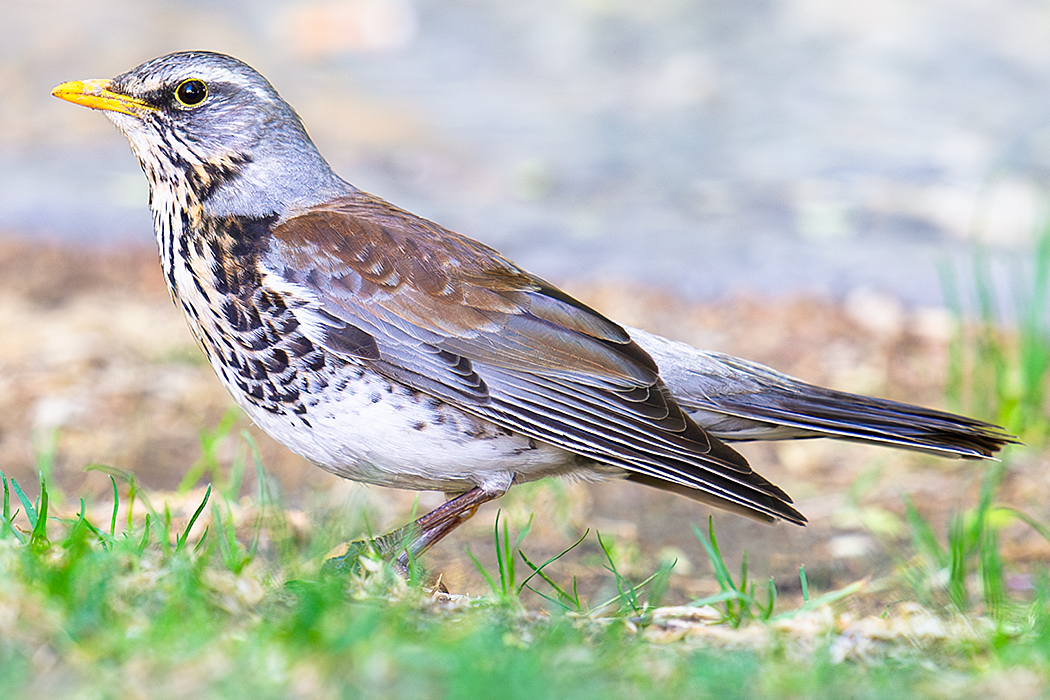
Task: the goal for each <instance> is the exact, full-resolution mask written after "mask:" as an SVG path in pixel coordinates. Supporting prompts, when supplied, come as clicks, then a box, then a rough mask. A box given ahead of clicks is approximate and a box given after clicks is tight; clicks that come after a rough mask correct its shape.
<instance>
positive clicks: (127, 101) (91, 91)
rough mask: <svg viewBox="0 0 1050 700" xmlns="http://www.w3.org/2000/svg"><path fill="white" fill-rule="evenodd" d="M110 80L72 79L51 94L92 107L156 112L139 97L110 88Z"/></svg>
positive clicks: (133, 111)
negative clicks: (122, 93)
mask: <svg viewBox="0 0 1050 700" xmlns="http://www.w3.org/2000/svg"><path fill="white" fill-rule="evenodd" d="M109 83H110V81H108V80H71V81H69V82H68V83H62V84H61V85H59V86H58V87H56V88H55V89H54V90H52V91H51V94H52V95H54V96H55V97H57V98H58V99H60V100H66V101H67V102H72V103H73V104H78V105H83V106H84V107H90V108H91V109H105V110H109V111H110V112H123V113H124V114H130V115H131V116H133V117H135V116H139V115H140V114H141V113H142V112H143V111H144V110H145V111H149V112H155V111H156V108H155V107H153V106H151V105H150V104H148V103H147V102H143V101H142V100H140V99H138V98H137V97H129V96H128V95H121V94H120V93H119V92H113V91H111V90H110V89H109Z"/></svg>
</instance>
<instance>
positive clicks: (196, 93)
mask: <svg viewBox="0 0 1050 700" xmlns="http://www.w3.org/2000/svg"><path fill="white" fill-rule="evenodd" d="M207 97H208V86H207V85H205V84H204V81H203V80H197V79H196V78H190V79H189V80H183V81H182V82H181V83H179V86H178V87H177V88H175V99H176V100H178V102H179V104H180V105H182V106H183V107H196V106H197V105H199V104H200V103H201V102H204V100H205V99H207Z"/></svg>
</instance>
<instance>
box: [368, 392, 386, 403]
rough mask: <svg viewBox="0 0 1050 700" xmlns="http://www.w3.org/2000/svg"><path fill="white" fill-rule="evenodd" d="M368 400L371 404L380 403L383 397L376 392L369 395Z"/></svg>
mask: <svg viewBox="0 0 1050 700" xmlns="http://www.w3.org/2000/svg"><path fill="white" fill-rule="evenodd" d="M368 400H369V401H371V402H372V403H379V402H380V401H382V400H383V397H382V396H380V394H379V392H378V391H373V392H372V393H371V395H369V397H368Z"/></svg>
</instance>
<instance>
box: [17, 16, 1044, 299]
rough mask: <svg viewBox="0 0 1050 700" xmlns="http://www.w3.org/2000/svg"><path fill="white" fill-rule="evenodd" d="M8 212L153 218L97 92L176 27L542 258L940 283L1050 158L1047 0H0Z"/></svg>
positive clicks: (335, 133) (455, 221) (322, 141)
mask: <svg viewBox="0 0 1050 700" xmlns="http://www.w3.org/2000/svg"><path fill="white" fill-rule="evenodd" d="M0 40H2V41H0V231H2V232H4V233H5V234H18V235H22V236H33V237H45V236H46V237H50V238H60V239H64V240H70V241H76V242H80V243H91V244H94V245H125V244H127V243H129V242H133V241H134V242H142V241H144V239H146V238H149V231H150V222H149V216H148V212H147V211H146V208H145V206H144V203H145V201H146V185H145V181H144V179H143V178H142V177H141V175H140V173H139V172H138V168H137V167H136V165H135V163H134V160H133V158H132V156H131V155H130V152H129V150H128V147H127V145H126V144H125V143H124V141H123V139H122V138H120V137H119V135H118V134H117V132H116V130H115V129H114V128H113V127H112V126H111V125H110V124H109V123H108V122H107V121H106V120H105V119H102V118H100V115H97V114H90V113H88V112H87V111H85V110H77V109H71V108H70V107H69V106H68V105H64V104H61V103H59V102H58V101H56V100H54V99H53V98H51V97H50V96H49V94H48V93H49V91H50V88H51V87H52V86H54V85H56V84H57V83H59V82H62V81H65V80H69V79H74V78H84V77H111V76H114V75H116V74H117V73H120V72H122V71H124V70H127V69H130V68H132V67H133V66H136V65H138V64H139V63H141V62H143V61H145V60H147V59H149V58H152V57H154V56H157V55H160V54H163V53H167V52H170V51H175V50H185V49H191V48H192V49H210V50H214V51H220V52H225V53H230V54H233V55H235V56H237V57H239V58H241V59H243V60H245V61H247V62H248V63H249V64H251V65H253V66H254V67H256V68H257V69H258V70H260V71H261V72H262V73H263V74H264V75H266V76H267V77H268V78H269V79H270V80H271V82H272V83H273V84H274V85H275V86H276V87H277V89H278V90H279V91H280V92H281V93H282V95H283V96H284V97H285V98H286V99H287V100H288V101H289V102H291V103H292V105H293V106H295V107H296V108H297V109H298V111H299V112H300V113H301V115H302V116H303V118H304V119H305V122H306V124H307V127H308V128H309V130H310V132H311V134H312V135H313V137H314V138H315V140H316V141H317V142H318V144H319V146H320V147H321V151H322V152H323V153H324V154H326V156H327V157H328V158H329V159H330V160H331V162H332V164H333V166H334V167H335V168H336V170H337V171H338V172H340V173H341V174H342V175H343V176H344V177H345V178H347V179H348V180H350V181H351V182H353V183H355V184H356V185H358V186H360V187H362V188H363V189H366V190H369V191H372V192H375V193H377V194H379V195H381V196H384V197H386V198H388V199H390V200H393V201H394V202H396V203H398V204H400V205H401V206H405V207H408V208H409V209H412V210H414V211H416V212H419V213H421V214H424V215H427V216H429V217H431V218H434V219H436V220H438V221H439V222H441V223H443V224H445V225H446V226H449V227H451V228H454V229H456V230H459V231H461V232H464V233H466V234H468V235H471V236H473V237H475V238H480V239H482V240H484V241H486V242H488V243H490V244H493V245H495V246H497V247H498V248H500V249H501V250H502V251H504V252H505V253H507V254H508V255H510V256H511V257H513V258H514V259H516V260H518V261H519V262H521V263H522V264H524V265H525V266H526V267H528V268H530V269H532V270H533V271H535V272H537V273H538V274H541V275H543V276H546V277H549V278H560V277H567V276H573V277H579V276H586V277H590V278H593V279H609V278H610V277H615V278H618V279H631V280H638V281H642V282H646V283H656V284H659V285H664V286H666V287H668V288H672V289H674V290H675V291H678V292H681V293H686V294H689V295H691V296H693V297H696V298H704V299H710V298H715V297H720V296H724V295H726V294H727V293H732V292H735V291H740V290H744V291H758V292H765V293H768V292H776V293H780V292H798V291H804V292H811V293H819V294H830V295H838V296H842V295H844V294H847V293H849V292H850V291H851V290H854V289H856V288H858V287H872V288H875V289H878V290H882V291H886V292H891V293H893V294H894V295H895V296H897V297H898V298H901V299H903V300H906V301H908V302H911V303H922V304H936V303H938V302H939V301H940V287H939V284H938V282H937V279H936V270H935V264H936V263H937V261H939V260H941V259H944V258H945V257H948V256H951V255H952V254H954V253H957V252H958V251H959V250H960V248H961V247H962V246H963V244H964V242H965V241H967V240H969V239H971V238H973V237H979V238H981V239H982V240H985V241H987V242H988V243H989V244H990V245H991V246H993V247H994V248H996V249H1006V250H1009V249H1015V248H1017V247H1018V246H1023V245H1024V244H1025V242H1026V240H1027V236H1028V235H1029V234H1030V231H1031V229H1032V224H1033V221H1034V220H1035V218H1036V217H1037V215H1038V211H1039V209H1040V206H1041V192H1042V188H1043V184H1044V181H1045V180H1046V178H1047V173H1048V168H1050V9H1048V8H1047V6H1046V4H1045V3H1044V2H1040V1H1038V0H996V1H995V2H991V1H989V0H983V1H982V0H923V1H922V2H916V1H914V0H849V1H844V0H743V1H741V0H646V1H645V2H637V1H635V2H632V1H630V0H537V1H535V2H529V3H519V2H507V1H503V0H498V1H494V0H316V1H305V2H291V1H287V2H281V1H275V0H252V1H248V0H242V1H229V2H211V1H208V2H205V1H204V0H182V1H164V0H99V1H96V2H91V3H78V2H71V1H69V0H5V2H4V3H3V5H2V7H0Z"/></svg>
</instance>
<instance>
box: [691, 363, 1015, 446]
mask: <svg viewBox="0 0 1050 700" xmlns="http://www.w3.org/2000/svg"><path fill="white" fill-rule="evenodd" d="M705 408H708V410H711V409H713V410H716V411H718V412H720V413H724V414H727V415H731V416H735V417H737V418H744V419H747V420H758V421H763V422H767V423H773V424H775V425H778V426H784V427H787V428H794V429H797V430H800V431H803V434H800V435H797V436H796V437H832V438H839V439H844V440H858V441H862V442H874V443H880V444H884V445H891V446H894V447H902V448H905V449H910V450H919V451H922V452H929V453H933V454H937V455H941V456H949V457H963V458H970V459H978V458H987V457H993V456H994V455H995V453H996V452H998V451H999V450H1001V449H1002V448H1003V447H1004V446H1005V445H1007V444H1011V443H1015V444H1016V443H1017V439H1016V438H1015V437H1013V436H1012V435H1010V434H1008V433H1007V432H1006V431H1004V430H1003V429H1002V428H1000V427H998V426H996V425H992V424H990V423H985V422H984V421H980V420H977V419H974V418H967V417H966V416H960V415H956V414H953V413H947V412H945V411H937V410H934V409H931V408H922V407H920V406H912V405H910V404H906V403H899V402H897V401H888V400H886V399H876V398H870V397H867V396H858V395H856V394H849V393H846V392H841V391H834V390H831V389H824V388H821V387H817V386H813V385H809V384H805V383H803V382H794V383H793V384H792V385H791V386H789V387H784V386H775V387H769V388H768V389H767V391H765V392H763V393H762V394H761V395H760V396H755V395H747V394H739V395H736V396H728V397H723V398H722V399H721V400H718V401H716V402H714V405H712V406H710V407H705ZM722 438H723V439H725V440H733V439H737V440H740V439H745V440H746V439H751V438H747V437H743V436H741V437H739V438H734V436H731V435H723V436H722Z"/></svg>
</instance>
